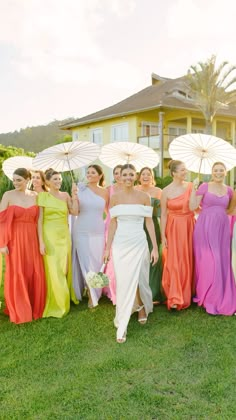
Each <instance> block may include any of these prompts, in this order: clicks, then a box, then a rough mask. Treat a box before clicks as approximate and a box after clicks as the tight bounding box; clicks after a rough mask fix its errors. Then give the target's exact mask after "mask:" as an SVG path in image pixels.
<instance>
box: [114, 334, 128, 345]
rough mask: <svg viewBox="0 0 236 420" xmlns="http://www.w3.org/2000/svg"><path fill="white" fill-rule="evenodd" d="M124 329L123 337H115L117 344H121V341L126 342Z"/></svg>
mask: <svg viewBox="0 0 236 420" xmlns="http://www.w3.org/2000/svg"><path fill="white" fill-rule="evenodd" d="M126 334H127V333H126V331H125V333H124V334H123V337H122V338H117V339H116V342H117V343H118V344H123V343H125V342H126Z"/></svg>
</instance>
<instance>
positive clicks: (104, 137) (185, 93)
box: [61, 73, 236, 184]
mask: <svg viewBox="0 0 236 420" xmlns="http://www.w3.org/2000/svg"><path fill="white" fill-rule="evenodd" d="M235 127H236V107H235V106H223V107H222V108H221V109H220V110H219V112H218V114H217V115H216V117H215V118H214V121H213V135H216V136H217V137H221V138H223V139H225V140H226V141H228V142H229V143H231V144H233V145H234V146H235V141H236V139H235V135H236V134H235ZM204 128H205V121H204V118H203V115H202V113H201V112H200V111H199V110H198V108H197V107H196V105H195V104H194V101H193V99H192V98H191V96H190V90H189V87H188V84H187V80H186V76H183V77H179V78H177V79H169V78H165V77H160V76H158V75H156V74H154V73H153V74H152V84H151V85H150V86H148V87H146V88H145V89H143V90H141V91H140V92H137V93H135V94H134V95H132V96H130V97H128V98H126V99H124V100H123V101H121V102H119V103H117V104H115V105H112V106H110V107H108V108H106V109H103V110H100V111H98V112H95V113H93V114H90V115H86V116H85V117H82V118H80V119H76V120H73V121H71V122H69V123H67V124H66V125H63V126H61V129H66V130H68V129H69V130H71V132H72V138H73V140H80V141H91V142H94V143H97V144H99V145H104V144H108V143H110V142H115V141H131V142H138V143H140V144H144V145H147V146H150V147H152V148H153V149H154V150H156V151H157V152H159V153H160V154H161V157H163V159H161V163H160V164H159V166H158V168H157V174H159V175H160V176H162V175H163V176H165V175H168V169H167V163H168V160H169V159H170V156H169V153H168V147H169V144H170V142H171V141H172V140H173V139H174V138H175V137H177V136H179V135H183V134H186V133H191V132H192V133H197V132H200V133H203V132H204ZM233 172H234V171H231V174H230V180H229V181H230V183H231V184H233V180H234V173H233Z"/></svg>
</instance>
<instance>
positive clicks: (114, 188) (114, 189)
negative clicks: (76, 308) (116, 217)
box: [105, 165, 123, 305]
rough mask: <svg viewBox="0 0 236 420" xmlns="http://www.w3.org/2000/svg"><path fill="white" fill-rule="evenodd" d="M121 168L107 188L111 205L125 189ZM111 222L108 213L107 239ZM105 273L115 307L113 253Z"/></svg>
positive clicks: (119, 166) (117, 166) (120, 166)
mask: <svg viewBox="0 0 236 420" xmlns="http://www.w3.org/2000/svg"><path fill="white" fill-rule="evenodd" d="M121 168H122V165H116V166H115V168H114V169H113V177H114V184H112V185H109V187H107V190H108V193H109V203H110V201H111V197H112V195H113V194H116V193H118V192H120V191H122V189H123V182H122V180H121V177H120V172H121ZM110 220H111V216H110V212H108V213H107V217H106V220H105V235H106V239H107V235H108V229H109V225H110ZM105 273H106V275H107V276H108V277H109V280H110V283H109V287H110V292H111V300H112V303H113V305H115V304H116V278H115V271H114V266H113V259H112V253H111V254H110V259H109V261H108V263H107V264H106V269H105Z"/></svg>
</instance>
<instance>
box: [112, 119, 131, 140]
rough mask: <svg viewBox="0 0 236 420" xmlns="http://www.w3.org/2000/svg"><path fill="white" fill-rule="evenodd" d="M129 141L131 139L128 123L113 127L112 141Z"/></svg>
mask: <svg viewBox="0 0 236 420" xmlns="http://www.w3.org/2000/svg"><path fill="white" fill-rule="evenodd" d="M128 139H129V127H128V123H124V124H116V125H112V127H111V141H128Z"/></svg>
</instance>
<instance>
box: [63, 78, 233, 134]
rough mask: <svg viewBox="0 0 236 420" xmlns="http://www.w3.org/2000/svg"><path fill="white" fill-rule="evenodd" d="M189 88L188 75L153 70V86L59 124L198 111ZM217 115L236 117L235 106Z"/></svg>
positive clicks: (68, 124) (76, 123) (73, 125)
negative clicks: (154, 112)
mask: <svg viewBox="0 0 236 420" xmlns="http://www.w3.org/2000/svg"><path fill="white" fill-rule="evenodd" d="M189 90H190V89H189V87H188V83H187V77H186V76H183V77H179V78H177V79H168V78H164V77H161V76H158V75H156V74H155V73H153V74H152V85H151V86H148V87H146V88H145V89H142V90H141V91H139V92H137V93H135V94H134V95H132V96H129V97H128V98H126V99H124V100H122V101H121V102H118V103H117V104H115V105H112V106H109V107H108V108H105V109H102V110H100V111H98V112H95V113H93V114H89V115H86V116H84V117H82V118H79V119H74V120H72V121H71V122H68V123H67V124H63V125H62V126H61V127H60V128H62V129H69V128H73V127H79V126H80V125H84V124H87V123H92V122H96V121H103V120H108V119H111V118H115V117H119V116H124V115H129V114H134V113H136V112H145V111H148V110H152V109H157V108H178V109H186V110H193V111H196V110H198V108H197V107H196V105H195V104H194V102H193V100H192V99H191V97H190V96H189V95H188V93H189ZM217 115H222V116H223V115H224V116H231V117H232V116H233V117H236V107H235V106H224V107H223V108H221V109H220V111H219V112H218V113H217Z"/></svg>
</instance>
